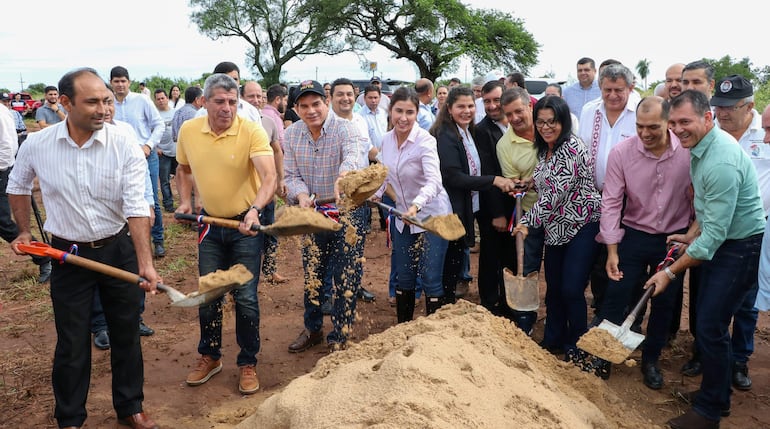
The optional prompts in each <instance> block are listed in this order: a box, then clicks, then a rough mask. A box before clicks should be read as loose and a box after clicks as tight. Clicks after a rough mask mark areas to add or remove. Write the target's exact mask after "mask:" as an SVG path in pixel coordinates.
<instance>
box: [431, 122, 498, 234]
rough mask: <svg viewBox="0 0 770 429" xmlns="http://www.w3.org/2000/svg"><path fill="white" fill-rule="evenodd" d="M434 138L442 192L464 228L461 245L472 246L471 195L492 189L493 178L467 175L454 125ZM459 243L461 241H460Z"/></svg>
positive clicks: (473, 232) (473, 231)
mask: <svg viewBox="0 0 770 429" xmlns="http://www.w3.org/2000/svg"><path fill="white" fill-rule="evenodd" d="M436 134H437V135H436V143H437V145H438V158H439V163H440V165H441V178H442V182H443V184H444V189H446V192H447V194H449V201H450V202H451V203H452V211H454V212H455V213H457V216H458V217H459V218H460V220H461V221H462V223H463V226H464V227H465V238H464V240H465V245H466V246H468V247H470V246H473V245H474V244H475V243H476V233H475V229H474V225H473V220H474V218H473V201H472V199H471V191H488V190H491V189H493V188H494V186H493V185H492V182H493V181H494V180H495V176H493V175H487V176H471V175H470V167H468V156H467V155H466V154H465V147H464V146H463V142H462V140H461V139H460V135H459V134H458V133H457V127H456V126H455V125H452V126H451V127H447V126H444V127H441V128H439V129H438V132H437V133H436ZM460 240H463V238H461V239H460Z"/></svg>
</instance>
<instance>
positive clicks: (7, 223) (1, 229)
mask: <svg viewBox="0 0 770 429" xmlns="http://www.w3.org/2000/svg"><path fill="white" fill-rule="evenodd" d="M12 169H13V167H11V168H8V169H7V170H5V171H0V237H2V238H3V240H5V241H7V242H9V243H10V242H12V241H13V240H15V239H16V237H18V236H19V227H18V226H17V225H16V223H15V222H14V221H13V219H12V218H11V206H10V204H9V203H8V194H7V193H6V192H5V190H6V189H7V188H8V176H10V175H11V170H12ZM40 233H41V234H42V233H43V232H42V231H41V232H40ZM32 239H33V240H35V237H32ZM50 260H51V258H49V257H41V256H32V262H34V263H35V264H37V265H42V264H44V263H46V262H48V261H50Z"/></svg>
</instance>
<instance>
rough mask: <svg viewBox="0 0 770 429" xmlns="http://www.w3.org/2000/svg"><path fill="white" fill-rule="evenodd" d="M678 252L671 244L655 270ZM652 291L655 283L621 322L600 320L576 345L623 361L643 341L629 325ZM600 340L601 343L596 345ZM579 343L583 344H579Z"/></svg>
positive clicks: (607, 357) (615, 361) (613, 360)
mask: <svg viewBox="0 0 770 429" xmlns="http://www.w3.org/2000/svg"><path fill="white" fill-rule="evenodd" d="M678 252H679V246H678V245H674V246H672V247H671V248H670V249H669V250H668V253H667V254H666V258H665V259H664V260H663V261H662V262H661V263H660V264H658V267H657V269H656V270H655V272H658V271H660V270H662V269H664V268H666V267H668V266H669V265H671V264H673V263H674V261H675V260H676V258H677V257H678V256H679V255H678ZM654 291H655V285H653V286H651V287H649V288H647V290H645V291H644V294H642V297H641V298H640V299H639V302H637V303H636V306H635V307H634V309H633V310H631V312H630V313H629V314H628V316H627V317H626V320H624V321H623V324H621V325H620V326H618V325H616V324H614V323H612V322H610V321H609V320H606V319H605V320H602V321H601V323H599V325H598V326H597V327H596V328H592V329H591V330H590V331H588V332H587V333H586V334H585V335H583V337H581V338H580V341H578V344H577V346H578V347H580V348H582V349H583V350H585V351H587V352H588V353H591V354H592V355H594V356H597V357H600V358H602V359H604V360H608V361H610V362H612V363H615V364H620V363H623V361H625V360H626V358H627V357H628V356H629V355H630V354H631V353H632V352H633V351H634V350H636V348H637V347H639V344H641V343H642V341H644V335H642V334H637V333H636V332H634V331H632V330H631V325H633V324H634V321H635V320H636V318H637V317H638V316H639V313H640V312H641V311H642V308H644V305H645V304H647V301H648V300H649V299H650V297H651V296H652V293H653V292H654ZM601 331H604V332H601ZM606 333H608V334H609V335H610V336H611V337H612V338H613V339H614V340H609V338H606V335H604V334H606ZM584 337H589V340H584ZM591 337H594V338H596V339H601V340H599V341H596V342H595V343H594V341H590V338H591ZM604 340H609V341H604ZM600 342H601V343H603V344H602V345H601V346H598V344H599V343H600ZM581 344H583V345H582V346H581ZM594 345H597V347H594ZM584 346H585V347H584Z"/></svg>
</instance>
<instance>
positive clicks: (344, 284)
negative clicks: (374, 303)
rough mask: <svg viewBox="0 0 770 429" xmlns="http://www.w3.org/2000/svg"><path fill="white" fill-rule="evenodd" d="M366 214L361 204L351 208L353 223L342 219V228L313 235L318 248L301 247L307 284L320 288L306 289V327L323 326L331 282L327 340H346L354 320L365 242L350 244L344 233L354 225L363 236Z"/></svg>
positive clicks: (311, 329)
mask: <svg viewBox="0 0 770 429" xmlns="http://www.w3.org/2000/svg"><path fill="white" fill-rule="evenodd" d="M363 215H364V213H363V210H361V209H360V207H359V208H358V209H355V210H353V211H351V212H350V214H349V215H346V217H348V218H349V219H350V223H345V222H342V228H341V229H340V230H339V231H336V232H320V233H316V234H313V235H312V236H311V237H312V240H313V243H314V244H315V248H316V249H317V250H315V249H312V246H311V247H305V248H303V249H302V265H303V267H304V270H305V284H306V285H313V284H316V285H319V286H318V287H320V288H321V290H320V291H319V290H318V288H316V289H312V288H308V287H306V288H305V296H304V305H305V314H304V317H303V319H304V324H305V329H307V330H308V331H310V332H317V331H320V330H321V328H322V327H323V313H322V312H321V304H322V303H323V301H324V299H328V298H326V297H324V290H323V289H324V287H327V284H328V287H329V295H330V298H331V299H332V316H331V319H332V331H331V332H329V334H328V335H327V336H326V341H327V342H328V343H345V342H346V341H347V336H348V333H349V330H350V327H351V326H352V324H353V320H354V319H355V310H356V302H357V298H358V288H359V287H360V286H361V278H360V277H359V274H358V273H359V271H358V267H357V265H360V264H361V262H360V259H361V257H362V256H363V242H362V240H358V242H357V243H356V244H354V245H351V244H350V243H347V242H346V241H345V232H346V231H347V230H348V228H355V229H356V231H357V233H358V234H357V235H359V237H360V235H361V231H362V229H363V226H364V218H363ZM343 218H344V217H343ZM350 273H352V275H351V274H350Z"/></svg>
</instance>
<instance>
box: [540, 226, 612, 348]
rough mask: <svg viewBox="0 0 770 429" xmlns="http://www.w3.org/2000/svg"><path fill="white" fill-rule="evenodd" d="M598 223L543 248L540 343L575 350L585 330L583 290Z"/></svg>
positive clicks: (586, 318)
mask: <svg viewBox="0 0 770 429" xmlns="http://www.w3.org/2000/svg"><path fill="white" fill-rule="evenodd" d="M598 233H599V222H591V223H588V224H586V225H583V227H582V228H581V229H580V231H579V232H578V233H577V235H575V237H573V238H572V240H570V241H569V242H568V243H566V244H562V245H559V246H549V245H547V244H546V246H545V260H544V270H545V282H546V292H545V309H546V319H545V332H544V334H543V344H545V345H546V346H548V347H558V346H563V347H564V349H565V350H567V351H569V350H574V349H576V347H577V346H576V345H575V344H576V343H577V340H578V338H580V336H581V335H583V334H584V333H585V332H586V330H587V328H588V315H587V313H586V298H585V288H586V284H587V281H588V276H589V274H590V271H591V263H592V262H593V261H594V259H595V257H596V252H597V251H598V248H599V243H597V242H596V240H595V239H594V238H595V237H596V234H598Z"/></svg>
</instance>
